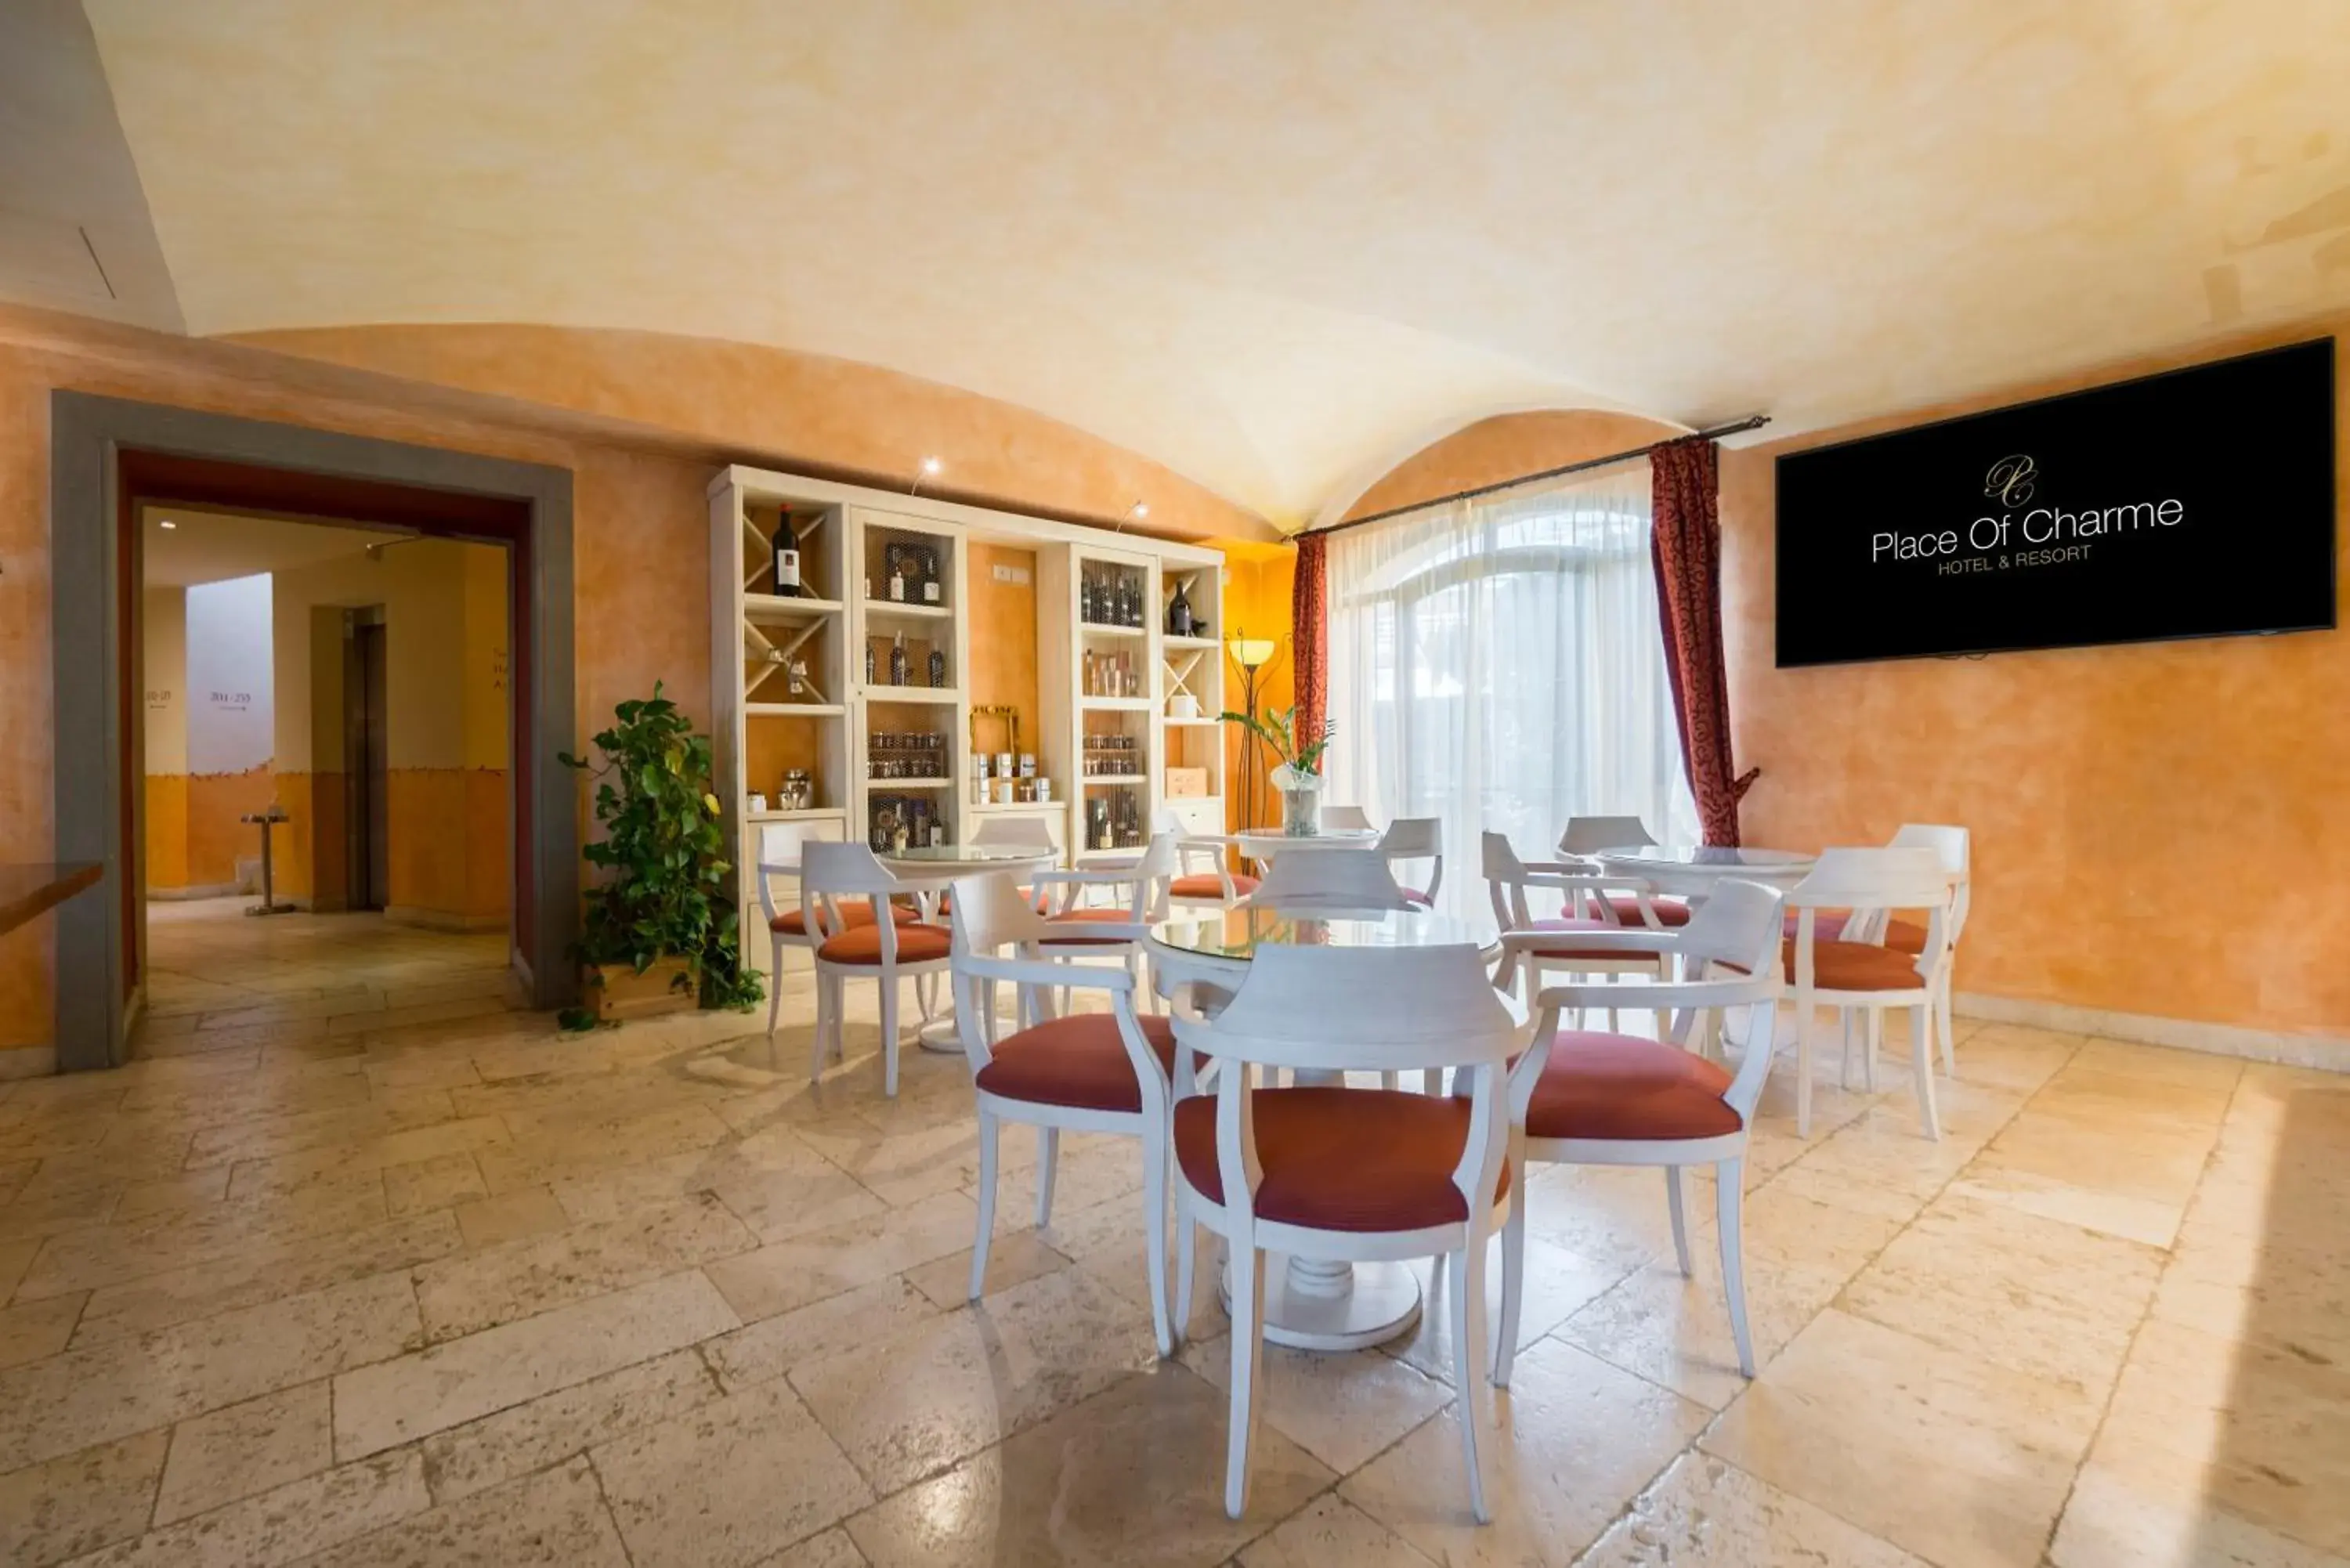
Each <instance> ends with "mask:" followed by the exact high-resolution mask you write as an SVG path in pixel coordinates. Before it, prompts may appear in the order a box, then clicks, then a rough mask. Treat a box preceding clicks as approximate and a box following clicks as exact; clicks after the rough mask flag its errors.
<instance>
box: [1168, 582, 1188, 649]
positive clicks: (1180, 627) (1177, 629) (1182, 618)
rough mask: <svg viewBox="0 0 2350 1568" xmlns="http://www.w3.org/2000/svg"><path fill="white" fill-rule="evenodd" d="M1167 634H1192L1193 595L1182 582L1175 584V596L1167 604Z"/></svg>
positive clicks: (1172, 635)
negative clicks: (1184, 588) (1186, 590)
mask: <svg viewBox="0 0 2350 1568" xmlns="http://www.w3.org/2000/svg"><path fill="white" fill-rule="evenodd" d="M1167 635H1168V636H1170V637H1189V636H1191V595H1189V594H1187V593H1185V592H1184V591H1183V585H1182V584H1181V583H1177V584H1176V585H1175V597H1174V598H1173V599H1171V600H1170V601H1169V603H1168V606H1167Z"/></svg>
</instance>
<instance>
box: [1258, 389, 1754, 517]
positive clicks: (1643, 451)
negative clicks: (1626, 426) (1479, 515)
mask: <svg viewBox="0 0 2350 1568" xmlns="http://www.w3.org/2000/svg"><path fill="white" fill-rule="evenodd" d="M1770 422H1771V416H1770V415H1768V414H1749V415H1747V416H1746V417H1745V418H1744V419H1742V420H1732V421H1730V422H1729V423H1728V424H1726V425H1714V426H1712V427H1711V428H1709V429H1706V430H1701V431H1691V432H1690V434H1689V435H1685V436H1673V437H1670V438H1669V439H1667V440H1665V441H1650V442H1649V443H1648V445H1646V446H1636V447H1632V448H1630V449H1628V450H1627V451H1624V452H1609V453H1608V454H1607V456H1606V457H1589V458H1586V459H1584V460H1583V461H1582V462H1570V463H1568V464H1566V465H1565V467H1564V468H1545V469H1544V470H1543V471H1542V472H1539V473H1522V474H1520V475H1518V476H1517V477H1516V478H1515V479H1504V480H1502V481H1500V482H1498V483H1493V484H1480V485H1478V486H1477V487H1476V488H1474V489H1472V490H1456V491H1454V492H1453V493H1451V494H1450V495H1438V496H1433V497H1431V498H1430V499H1429V500H1426V501H1415V502H1413V503H1412V504H1410V505H1409V506H1390V507H1388V509H1387V510H1386V511H1385V512H1374V513H1372V514H1370V515H1369V516H1367V517H1350V518H1348V519H1347V521H1346V522H1344V523H1333V524H1329V525H1328V526H1327V527H1324V528H1301V529H1299V530H1298V531H1297V533H1296V534H1295V535H1292V537H1294V538H1303V537H1304V536H1305V535H1308V534H1340V533H1344V532H1345V531H1346V530H1347V529H1349V528H1360V527H1361V526H1363V524H1366V523H1384V522H1386V521H1387V520H1388V518H1390V517H1400V516H1402V515H1403V514H1405V513H1407V512H1424V511H1426V510H1427V509H1428V508H1430V507H1431V506H1449V505H1451V504H1452V503H1453V502H1455V501H1474V500H1475V499H1476V498H1477V497H1478V496H1480V495H1491V494H1492V493H1494V492H1495V491H1498V490H1515V489H1516V488H1517V487H1518V486H1519V485H1521V484H1532V483H1535V482H1536V481H1537V480H1544V479H1557V478H1560V477H1562V476H1563V475H1565V474H1569V473H1581V472H1583V471H1584V470H1585V469H1587V468H1606V467H1607V466H1608V465H1609V464H1611V463H1617V462H1630V461H1631V460H1632V459H1634V458H1636V457H1646V456H1648V454H1649V453H1650V452H1654V451H1656V450H1657V449H1658V448H1659V447H1660V446H1670V445H1672V444H1673V442H1674V441H1690V440H1693V439H1702V440H1706V441H1718V440H1720V439H1721V437H1723V436H1726V435H1736V434H1738V433H1739V432H1740V431H1757V430H1761V429H1762V428H1763V426H1764V425H1767V424H1769V423H1770Z"/></svg>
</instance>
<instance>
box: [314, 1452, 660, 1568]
mask: <svg viewBox="0 0 2350 1568" xmlns="http://www.w3.org/2000/svg"><path fill="white" fill-rule="evenodd" d="M427 1564H429V1565H431V1568H629V1558H628V1553H627V1552H626V1551H625V1550H624V1549H623V1548H622V1547H621V1545H620V1538H619V1533H618V1532H616V1531H614V1529H613V1528H612V1519H611V1515H610V1514H609V1513H608V1511H606V1510H605V1507H604V1501H603V1498H602V1497H601V1496H600V1495H599V1493H598V1490H597V1487H596V1477H595V1474H594V1472H593V1471H592V1470H591V1469H589V1468H588V1464H587V1460H586V1459H573V1460H571V1461H570V1462H568V1463H567V1464H563V1465H559V1466H557V1467H556V1468H555V1469H545V1470H540V1471H538V1472H537V1473H536V1474H535V1475H528V1476H525V1477H523V1478H522V1479H521V1480H514V1481H508V1482H507V1483H506V1484H505V1485H504V1486H502V1487H496V1488H493V1489H492V1490H488V1491H485V1492H480V1493H477V1494H475V1495H474V1496H473V1497H469V1498H466V1499H464V1500H463V1501H459V1502H453V1503H448V1504H444V1505H442V1507H439V1508H434V1509H431V1510H428V1511H424V1512H421V1513H417V1514H415V1515H413V1516H411V1518H409V1519H407V1520H405V1521H402V1522H400V1523H399V1524H395V1525H393V1526H392V1527H391V1528H390V1529H388V1530H379V1531H377V1532H374V1533H373V1534H369V1535H362V1536H360V1537H359V1538H358V1539H356V1540H353V1541H348V1542H344V1543H343V1544H341V1545H339V1546H335V1547H330V1548H329V1549H328V1550H327V1551H324V1552H319V1553H318V1554H317V1556H315V1557H310V1558H305V1559H304V1560H303V1563H302V1568H425V1565H427Z"/></svg>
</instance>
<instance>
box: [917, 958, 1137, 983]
mask: <svg viewBox="0 0 2350 1568" xmlns="http://www.w3.org/2000/svg"><path fill="white" fill-rule="evenodd" d="M954 972H955V974H956V976H957V977H958V978H961V977H964V976H969V977H971V978H973V979H978V980H1007V981H1012V982H1013V983H1014V984H1016V985H1052V986H1073V987H1080V988H1085V989H1089V990H1094V991H1132V990H1133V989H1134V977H1133V976H1132V975H1130V974H1128V973H1127V972H1126V971H1124V970H1122V969H1107V968H1105V967H1103V966H1102V965H1099V964H1079V963H1076V962H1073V961H1070V960H1067V959H1053V958H1020V959H1000V958H981V957H977V956H975V955H972V954H970V953H958V954H956V955H955V960H954Z"/></svg>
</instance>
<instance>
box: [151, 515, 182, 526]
mask: <svg viewBox="0 0 2350 1568" xmlns="http://www.w3.org/2000/svg"><path fill="white" fill-rule="evenodd" d="M155 526H157V527H158V528H177V527H178V526H179V524H177V523H174V522H172V520H171V519H170V518H169V517H163V518H159V519H157V520H156V524H155Z"/></svg>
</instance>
